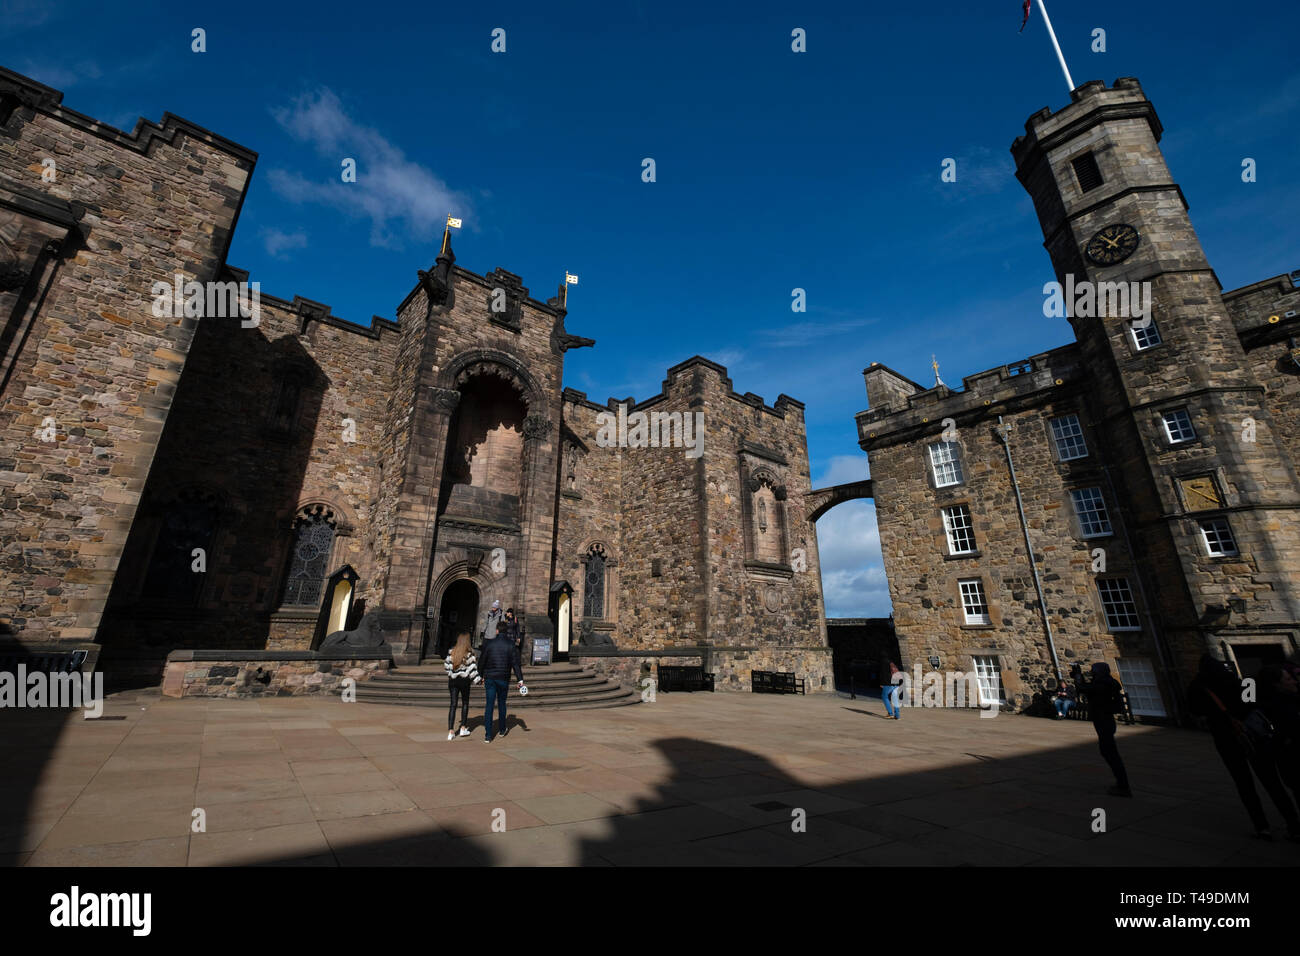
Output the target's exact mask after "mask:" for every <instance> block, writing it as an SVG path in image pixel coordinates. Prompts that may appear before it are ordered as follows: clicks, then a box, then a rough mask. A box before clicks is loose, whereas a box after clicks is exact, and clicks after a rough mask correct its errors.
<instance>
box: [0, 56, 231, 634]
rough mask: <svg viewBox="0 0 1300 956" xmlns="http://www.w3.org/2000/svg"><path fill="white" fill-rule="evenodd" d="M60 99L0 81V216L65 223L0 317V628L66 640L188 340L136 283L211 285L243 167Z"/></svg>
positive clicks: (100, 590)
mask: <svg viewBox="0 0 1300 956" xmlns="http://www.w3.org/2000/svg"><path fill="white" fill-rule="evenodd" d="M61 101H62V94H60V93H58V92H57V91H54V90H51V89H49V88H47V87H43V86H41V85H40V84H38V83H34V82H32V81H30V80H27V79H25V78H24V77H20V76H18V75H16V74H14V73H11V72H9V71H7V70H3V69H0V207H4V208H6V209H9V210H13V209H16V208H35V207H33V206H31V205H30V204H28V205H26V206H25V205H24V203H23V202H21V201H19V200H16V199H13V197H14V196H15V195H16V194H22V195H25V196H27V197H29V199H31V202H32V203H35V204H37V206H40V205H41V204H44V206H45V207H51V208H53V207H61V208H63V209H64V210H66V211H67V213H68V215H69V217H70V218H69V220H68V222H67V223H66V225H67V229H66V232H65V237H64V238H63V239H62V241H61V242H59V243H56V244H55V249H56V251H55V252H54V253H53V254H52V255H53V258H52V260H51V261H50V263H49V264H48V265H47V267H45V271H43V272H42V274H41V275H39V276H36V277H34V280H33V281H35V282H36V283H37V284H39V286H40V288H39V289H36V288H33V287H24V288H23V289H22V290H21V291H20V293H19V295H18V296H17V297H15V296H5V297H4V300H5V301H0V310H3V315H0V321H2V322H3V323H4V324H5V327H6V330H7V332H8V331H13V326H12V325H11V323H15V322H18V323H22V324H23V327H22V329H21V335H18V336H15V337H12V338H11V341H10V342H9V346H10V347H9V348H7V350H6V352H7V355H6V359H5V361H6V369H5V374H6V379H5V381H4V384H3V386H2V388H3V392H2V393H0V496H2V499H3V502H4V506H3V508H0V569H2V570H0V576H2V577H3V579H4V581H5V586H4V591H3V594H2V595H0V628H4V629H6V630H12V631H16V632H20V633H21V634H22V635H23V637H24V639H27V640H33V641H59V640H66V641H69V642H77V641H82V640H87V639H90V638H92V637H94V635H95V633H96V630H97V628H98V626H99V623H100V619H101V616H102V614H103V611H104V607H105V604H106V601H107V598H108V593H109V589H110V586H111V585H112V582H113V577H114V573H115V572H116V570H117V566H118V562H119V560H120V558H121V555H122V551H123V548H124V546H125V543H126V539H127V534H128V531H129V529H130V528H131V524H132V521H133V519H134V517H135V512H136V508H137V505H138V503H139V500H140V496H141V494H142V492H143V490H144V485H145V476H146V475H147V474H148V472H149V468H150V466H151V464H152V463H153V460H154V456H155V452H156V449H157V446H158V442H159V436H160V433H161V431H162V427H163V422H164V421H165V420H166V419H167V416H168V412H169V410H170V408H171V406H172V401H173V396H174V393H175V390H176V386H177V382H178V381H179V380H180V377H181V370H182V368H183V367H184V365H185V360H186V355H187V353H188V352H189V349H190V343H191V340H192V338H193V336H194V334H195V326H196V321H195V320H194V319H193V318H183V317H182V318H176V317H172V316H170V315H167V316H161V317H159V316H155V315H154V314H153V309H152V306H153V296H152V289H153V284H154V283H155V282H159V281H172V280H173V279H174V277H175V276H176V275H177V274H180V275H182V276H183V277H184V278H185V279H186V280H198V281H200V282H204V281H207V280H211V279H215V278H216V277H217V274H218V271H219V269H220V267H221V264H222V261H223V259H224V256H225V252H226V248H227V246H228V245H229V242H230V236H231V232H232V230H233V228H234V224H235V219H236V216H237V214H238V210H239V207H240V204H241V203H242V201H243V197H244V193H245V190H246V188H247V185H248V179H249V175H250V173H251V171H252V168H253V162H254V160H255V156H254V154H253V153H252V152H250V151H249V150H247V149H245V148H244V147H242V146H238V145H236V144H234V143H231V142H230V141H228V140H225V139H222V138H221V137H219V136H216V135H215V134H213V133H210V132H209V131H207V130H204V129H202V128H200V127H197V126H194V125H193V124H191V123H188V122H186V121H184V120H181V119H178V118H177V117H174V116H171V115H167V116H165V117H164V119H163V122H162V124H161V125H156V124H153V123H146V122H141V123H140V124H138V125H137V128H136V129H135V131H134V132H133V133H131V134H124V133H121V132H119V131H117V130H115V129H112V128H111V127H108V126H104V125H102V124H99V123H97V122H95V121H94V120H92V119H90V118H89V117H87V116H83V115H82V114H80V113H76V112H75V111H72V110H69V109H67V108H66V107H64V106H62V103H61ZM46 160H52V161H53V165H52V166H51V165H49V164H47V163H46V162H45V161H46ZM47 171H49V172H52V174H53V178H52V180H51V179H49V178H48V176H47V175H46V174H47ZM5 197H9V198H5ZM39 215H46V214H44V213H41V214H39ZM49 215H50V216H53V214H52V213H51V214H49ZM55 218H57V217H55ZM38 219H39V216H38ZM29 221H30V222H35V221H37V220H31V219H29ZM10 225H11V226H12V220H11V222H10ZM31 228H36V227H35V226H31ZM182 240H183V241H182ZM42 292H43V294H44V299H43V300H40V299H39V294H40V293H42ZM27 293H33V295H30V296H29V295H27ZM24 296H26V297H27V299H28V300H29V303H28V305H23V303H22V302H20V301H17V300H19V299H23V298H24ZM36 301H40V303H41V304H40V308H39V313H38V314H36V315H35V317H34V318H33V317H31V316H30V314H23V313H24V311H25V310H26V311H27V312H28V313H29V312H30V308H32V307H33V305H32V303H35V302H36ZM47 419H49V420H52V421H53V428H54V430H55V435H54V440H52V441H43V440H41V439H40V437H39V436H38V431H39V430H40V429H41V428H42V426H43V423H44V422H46V420H47ZM20 502H21V503H20Z"/></svg>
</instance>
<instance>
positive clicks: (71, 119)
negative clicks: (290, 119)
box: [0, 66, 257, 166]
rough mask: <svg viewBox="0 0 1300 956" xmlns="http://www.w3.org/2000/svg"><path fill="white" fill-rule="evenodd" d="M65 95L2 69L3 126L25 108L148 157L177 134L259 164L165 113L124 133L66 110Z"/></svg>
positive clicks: (142, 120)
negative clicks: (155, 145) (158, 119)
mask: <svg viewBox="0 0 1300 956" xmlns="http://www.w3.org/2000/svg"><path fill="white" fill-rule="evenodd" d="M62 104H63V93H62V92H61V91H59V90H56V89H54V88H52V87H49V86H46V85H45V84H44V83H38V82H36V80H33V79H31V78H30V77H27V76H23V75H22V74H21V73H15V72H14V71H12V70H8V69H6V68H5V67H3V66H0V126H3V125H5V124H6V123H7V122H8V121H9V118H10V116H12V115H13V112H14V110H15V109H18V108H20V107H21V108H24V109H30V110H34V111H36V112H39V113H44V114H46V115H47V116H50V117H53V118H54V119H57V120H59V121H60V122H63V123H66V124H67V125H68V126H72V127H74V128H76V129H79V130H82V131H83V132H86V133H90V134H92V135H94V136H98V137H99V138H101V139H106V140H109V141H110V142H113V143H116V144H117V145H119V146H121V147H123V148H124V149H130V150H133V151H134V152H137V153H141V154H147V153H148V152H149V149H150V147H151V146H152V145H153V143H154V140H161V141H162V142H164V143H166V144H168V145H174V142H175V139H176V136H177V134H179V133H184V134H185V135H186V136H192V137H194V138H195V139H199V140H202V141H203V142H205V143H207V144H208V145H210V146H212V147H213V148H215V149H219V150H221V151H222V152H224V153H229V154H230V155H231V156H233V157H235V158H236V159H240V160H243V161H245V162H247V163H248V164H249V165H250V166H251V165H252V164H254V163H256V162H257V153H255V152H253V150H251V149H249V148H248V147H247V146H241V145H240V144H239V143H236V142H234V141H233V140H229V139H226V138H225V137H224V136H219V135H217V134H216V133H214V132H212V130H210V129H206V128H205V127H202V126H200V125H198V124H197V123H192V122H190V121H189V120H187V119H184V118H182V117H180V116H176V115H174V114H172V113H163V115H162V120H161V122H159V123H153V122H150V121H149V120H146V119H145V118H144V117H141V118H140V119H138V120H136V124H135V129H134V130H133V131H132V132H130V133H124V132H122V130H120V129H118V128H117V127H115V126H109V125H108V124H107V123H103V122H100V121H99V120H97V119H95V118H93V117H90V116H87V115H86V114H85V113H78V112H77V111H76V110H72V109H68V108H67V107H66V106H63V105H62Z"/></svg>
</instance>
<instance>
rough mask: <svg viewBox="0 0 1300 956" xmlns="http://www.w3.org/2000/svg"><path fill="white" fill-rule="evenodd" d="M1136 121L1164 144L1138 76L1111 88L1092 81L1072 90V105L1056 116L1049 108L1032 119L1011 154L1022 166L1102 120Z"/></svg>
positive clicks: (1123, 80)
mask: <svg viewBox="0 0 1300 956" xmlns="http://www.w3.org/2000/svg"><path fill="white" fill-rule="evenodd" d="M1132 118H1141V119H1145V120H1146V121H1147V122H1148V123H1149V124H1150V126H1151V132H1152V135H1153V136H1154V137H1155V140H1156V142H1157V143H1158V142H1160V137H1161V135H1162V134H1163V132H1164V127H1163V126H1161V125H1160V119H1159V118H1158V117H1157V116H1156V111H1155V107H1153V106H1152V105H1151V101H1150V100H1148V99H1147V96H1146V93H1144V92H1143V91H1142V84H1141V83H1139V82H1138V81H1137V78H1136V77H1132V76H1125V77H1120V78H1119V79H1117V80H1116V81H1115V82H1114V84H1113V85H1112V86H1111V87H1110V88H1109V89H1107V87H1106V84H1105V83H1104V82H1102V81H1101V80H1089V81H1088V82H1087V83H1084V84H1083V85H1082V86H1079V87H1076V88H1075V89H1074V90H1072V91H1071V93H1070V103H1069V105H1067V106H1063V107H1061V109H1059V110H1057V111H1056V112H1055V113H1053V112H1052V110H1051V109H1050V108H1049V107H1046V106H1045V107H1043V108H1042V109H1040V110H1039V111H1038V112H1036V113H1034V114H1033V115H1032V116H1030V117H1029V119H1027V120H1026V121H1025V135H1023V136H1018V137H1016V140H1015V142H1013V143H1012V144H1011V154H1012V156H1014V157H1015V160H1016V166H1017V167H1022V166H1024V165H1025V163H1026V161H1027V160H1029V159H1030V158H1031V157H1032V154H1033V153H1034V152H1035V151H1037V150H1041V151H1048V150H1051V149H1053V148H1055V147H1056V146H1058V145H1060V144H1061V143H1062V142H1064V141H1066V140H1069V139H1072V138H1073V137H1075V136H1077V135H1078V134H1079V133H1081V132H1082V131H1084V130H1085V129H1087V128H1089V127H1091V126H1095V125H1096V124H1097V123H1098V122H1100V121H1101V120H1110V119H1132Z"/></svg>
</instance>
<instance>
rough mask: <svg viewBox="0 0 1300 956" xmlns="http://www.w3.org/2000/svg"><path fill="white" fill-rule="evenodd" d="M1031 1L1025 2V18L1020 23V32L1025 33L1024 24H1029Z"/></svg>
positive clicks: (1026, 0)
mask: <svg viewBox="0 0 1300 956" xmlns="http://www.w3.org/2000/svg"><path fill="white" fill-rule="evenodd" d="M1031 2H1032V0H1025V18H1024V19H1023V20H1021V21H1020V32H1021V33H1024V32H1025V24H1026V23H1028V22H1029V10H1030V3H1031Z"/></svg>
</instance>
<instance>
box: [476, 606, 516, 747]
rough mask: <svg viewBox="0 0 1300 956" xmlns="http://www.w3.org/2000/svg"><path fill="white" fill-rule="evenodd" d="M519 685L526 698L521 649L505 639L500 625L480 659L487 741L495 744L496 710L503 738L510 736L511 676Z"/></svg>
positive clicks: (484, 729)
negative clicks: (520, 662)
mask: <svg viewBox="0 0 1300 956" xmlns="http://www.w3.org/2000/svg"><path fill="white" fill-rule="evenodd" d="M512 671H513V672H514V675H515V679H516V680H518V681H519V693H521V694H527V693H528V688H527V687H525V686H524V672H523V670H522V669H521V668H520V666H519V648H517V647H515V645H514V643H513V642H512V641H511V640H510V638H509V637H507V636H506V622H505V621H499V622H498V623H497V630H496V634H495V635H494V636H493V637H491V638H489V639H488V640H486V641H484V642H483V650H482V652H481V654H480V656H479V673H480V674H481V675H482V677H483V689H484V691H485V692H486V696H487V708H486V710H485V711H484V714H483V732H484V738H483V739H484V741H485V742H486V743H489V744H490V743H492V740H493V738H494V737H495V736H496V735H495V734H494V733H493V724H492V709H493V707H494V706H495V707H496V710H497V715H498V716H497V722H498V723H499V724H500V729H501V736H502V737H504V736H505V735H506V734H507V733H509V729H508V728H507V727H506V695H507V694H508V693H509V692H510V684H509V683H508V681H509V680H510V674H511V672H512Z"/></svg>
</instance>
